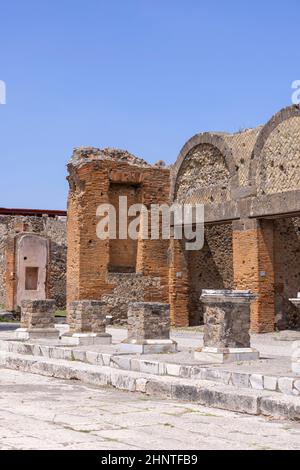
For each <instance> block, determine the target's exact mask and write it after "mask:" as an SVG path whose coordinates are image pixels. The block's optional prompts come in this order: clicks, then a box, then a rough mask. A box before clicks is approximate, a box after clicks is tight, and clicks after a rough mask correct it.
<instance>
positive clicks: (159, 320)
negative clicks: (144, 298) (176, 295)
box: [128, 302, 170, 340]
mask: <svg viewBox="0 0 300 470" xmlns="http://www.w3.org/2000/svg"><path fill="white" fill-rule="evenodd" d="M169 338H170V306H169V304H161V303H158V302H132V303H130V304H129V307H128V340H149V339H150V340H158V339H169Z"/></svg>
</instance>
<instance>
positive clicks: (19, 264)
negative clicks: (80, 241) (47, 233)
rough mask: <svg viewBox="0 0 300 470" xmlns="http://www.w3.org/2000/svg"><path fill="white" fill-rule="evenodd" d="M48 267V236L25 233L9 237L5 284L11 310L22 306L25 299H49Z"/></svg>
mask: <svg viewBox="0 0 300 470" xmlns="http://www.w3.org/2000/svg"><path fill="white" fill-rule="evenodd" d="M48 270H49V239H48V238H46V237H42V236H40V235H37V234H34V233H22V234H19V235H17V236H15V237H13V238H12V239H11V240H9V242H8V247H7V286H6V288H7V296H8V298H9V302H8V304H9V305H8V307H9V310H15V311H18V310H20V309H21V304H22V301H23V300H46V299H47V293H48V292H47V290H48V277H49V276H48V274H49V273H48Z"/></svg>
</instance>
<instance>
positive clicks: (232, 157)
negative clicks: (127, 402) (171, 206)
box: [169, 106, 300, 332]
mask: <svg viewBox="0 0 300 470" xmlns="http://www.w3.org/2000/svg"><path fill="white" fill-rule="evenodd" d="M299 156H300V106H290V107H288V108H285V109H283V110H281V111H279V112H278V113H277V114H275V115H274V116H273V117H272V118H271V119H270V121H269V122H268V123H267V124H266V125H264V126H259V127H257V128H256V129H246V130H243V131H240V132H238V133H236V134H227V133H207V132H206V133H203V134H197V135H195V136H194V137H192V138H191V139H190V140H189V141H188V142H187V143H186V144H185V145H184V146H183V148H182V150H181V152H180V154H179V156H178V158H177V161H176V163H175V165H174V166H173V168H172V178H171V201H177V202H183V201H185V202H191V203H203V204H204V206H205V207H204V215H205V222H206V229H205V230H206V240H205V245H204V248H203V250H202V251H201V252H199V253H193V252H189V253H187V252H185V250H184V248H183V247H182V244H180V243H179V242H177V241H171V243H170V250H171V252H172V253H171V256H170V259H171V266H170V269H169V275H170V303H171V318H172V323H173V324H177V325H178V326H179V325H180V326H183V325H184V323H186V324H188V323H190V324H195V323H196V324H197V323H199V321H201V320H202V317H203V306H202V305H201V302H200V301H199V294H201V291H202V289H209V288H215V289H218V288H219V289H220V288H229V289H232V288H237V289H245V290H248V289H250V290H251V291H252V292H253V293H255V294H256V301H255V302H253V304H252V306H251V329H252V331H255V332H269V331H273V330H274V328H275V327H278V328H291V327H298V326H299V323H300V317H299V313H298V312H297V310H296V309H295V307H294V306H293V304H292V303H291V302H290V300H289V299H290V298H292V297H295V295H296V293H297V292H299V291H300V277H299V269H298V265H299V260H298V258H299V256H298V255H299V252H300V245H299V228H298V225H299V219H298V218H297V217H298V216H299V215H300V176H299V175H300V172H299V168H298V167H299ZM283 217H284V218H283ZM225 223H226V224H227V229H226V230H225V231H224V232H223V234H222V235H221V233H220V232H218V230H217V231H215V232H214V233H212V234H211V237H210V235H208V231H209V230H210V227H214V229H211V230H215V227H222V226H225ZM216 224H220V225H216ZM231 224H232V236H231V231H230V229H229V228H228V227H229V226H230V225H231ZM222 230H224V228H223V229H222ZM220 242H221V243H220ZM232 268H233V269H232Z"/></svg>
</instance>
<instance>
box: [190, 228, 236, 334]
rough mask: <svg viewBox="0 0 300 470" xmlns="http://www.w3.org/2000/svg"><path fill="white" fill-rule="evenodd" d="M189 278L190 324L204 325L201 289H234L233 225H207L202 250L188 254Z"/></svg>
mask: <svg viewBox="0 0 300 470" xmlns="http://www.w3.org/2000/svg"><path fill="white" fill-rule="evenodd" d="M187 258H188V279H189V302H188V309H189V324H190V325H199V324H202V322H203V305H202V303H201V302H200V301H199V299H200V295H201V292H202V289H232V288H233V253H232V227H231V224H220V225H207V226H206V227H205V243H204V247H203V248H202V250H199V251H189V252H187Z"/></svg>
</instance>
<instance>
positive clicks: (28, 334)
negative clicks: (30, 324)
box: [15, 328, 59, 341]
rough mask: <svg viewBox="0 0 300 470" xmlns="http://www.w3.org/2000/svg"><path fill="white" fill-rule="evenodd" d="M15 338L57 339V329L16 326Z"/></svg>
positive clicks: (25, 339) (24, 339)
mask: <svg viewBox="0 0 300 470" xmlns="http://www.w3.org/2000/svg"><path fill="white" fill-rule="evenodd" d="M15 338H16V339H19V340H23V341H27V340H30V339H58V338H59V331H58V330H57V329H56V328H18V329H17V330H16V331H15Z"/></svg>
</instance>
